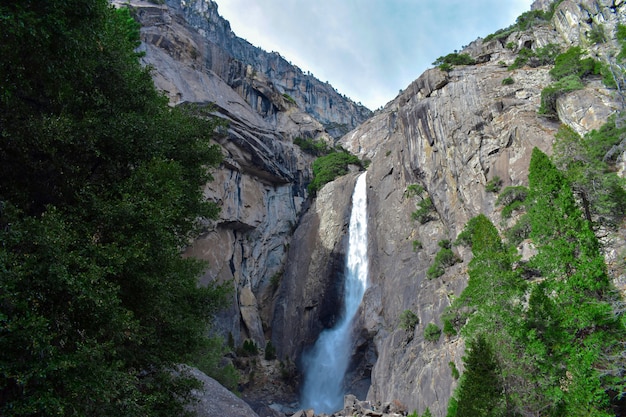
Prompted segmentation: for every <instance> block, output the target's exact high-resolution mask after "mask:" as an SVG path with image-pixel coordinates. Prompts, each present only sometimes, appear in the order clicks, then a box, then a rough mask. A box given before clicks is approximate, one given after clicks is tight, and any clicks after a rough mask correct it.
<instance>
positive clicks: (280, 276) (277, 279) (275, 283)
mask: <svg viewBox="0 0 626 417" xmlns="http://www.w3.org/2000/svg"><path fill="white" fill-rule="evenodd" d="M282 279H283V273H282V271H281V272H277V273H275V274H274V275H272V277H271V278H270V285H271V286H272V288H273V289H274V291H276V289H278V286H279V285H280V281H281V280H282Z"/></svg>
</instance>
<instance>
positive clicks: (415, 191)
mask: <svg viewBox="0 0 626 417" xmlns="http://www.w3.org/2000/svg"><path fill="white" fill-rule="evenodd" d="M423 192H424V187H423V186H421V185H420V184H409V185H407V187H406V190H405V191H404V194H405V195H406V196H407V197H414V196H416V197H420V196H421V195H422V193H423Z"/></svg>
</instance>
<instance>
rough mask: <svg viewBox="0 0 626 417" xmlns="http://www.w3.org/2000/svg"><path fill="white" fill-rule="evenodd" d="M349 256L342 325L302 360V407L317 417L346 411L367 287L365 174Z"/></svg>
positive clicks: (356, 198)
mask: <svg viewBox="0 0 626 417" xmlns="http://www.w3.org/2000/svg"><path fill="white" fill-rule="evenodd" d="M348 234H349V237H348V254H347V257H346V271H345V283H344V307H343V311H342V315H341V318H340V320H339V322H338V323H337V324H336V325H335V327H333V328H332V329H327V330H324V331H323V332H322V333H321V334H320V335H319V337H318V339H317V341H316V342H315V345H314V347H313V348H312V349H311V350H310V351H309V352H307V353H306V354H305V355H304V357H303V364H304V384H303V388H302V392H301V397H300V407H301V408H303V409H311V408H312V409H314V410H315V412H316V413H328V414H330V413H332V412H334V411H337V410H340V409H342V408H343V396H344V391H343V385H344V384H343V383H344V377H345V374H346V371H347V369H348V364H349V363H350V351H351V350H352V342H351V329H352V326H351V324H352V319H353V318H354V315H355V314H356V312H357V310H358V308H359V304H361V300H362V299H363V294H364V293H365V288H366V286H367V273H368V259H367V189H366V173H363V174H361V175H360V176H359V178H358V179H357V182H356V185H355V187H354V192H353V194H352V212H351V214H350V226H349V230H348Z"/></svg>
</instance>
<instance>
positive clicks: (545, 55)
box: [508, 43, 561, 70]
mask: <svg viewBox="0 0 626 417" xmlns="http://www.w3.org/2000/svg"><path fill="white" fill-rule="evenodd" d="M559 52H561V49H560V47H559V45H557V44H554V43H550V44H547V45H546V46H543V47H541V48H537V50H535V51H533V50H532V49H530V48H522V49H521V50H520V51H519V53H518V55H517V57H516V58H515V61H514V62H513V64H511V65H510V66H509V67H508V69H509V70H514V69H517V68H522V67H523V66H524V65H526V64H529V65H531V66H532V67H540V66H543V65H551V64H553V63H554V60H555V58H556V57H557V55H558V54H559Z"/></svg>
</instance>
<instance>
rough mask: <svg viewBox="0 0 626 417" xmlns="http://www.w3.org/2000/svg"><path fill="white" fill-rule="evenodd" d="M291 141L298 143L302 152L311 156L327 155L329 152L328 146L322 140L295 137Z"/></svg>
mask: <svg viewBox="0 0 626 417" xmlns="http://www.w3.org/2000/svg"><path fill="white" fill-rule="evenodd" d="M293 143H294V144H295V145H298V146H299V147H300V149H302V151H303V152H306V153H308V154H309V155H313V156H322V155H327V154H328V153H329V152H330V148H329V147H328V145H327V144H326V142H324V141H323V140H315V139H311V138H304V139H303V138H301V137H297V138H295V139H294V140H293Z"/></svg>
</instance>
